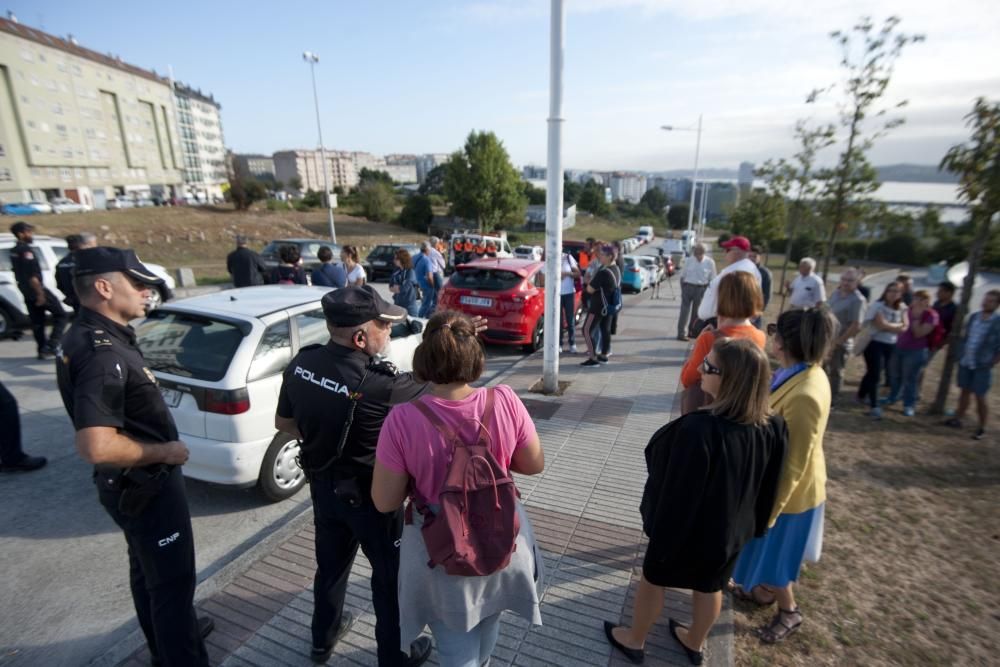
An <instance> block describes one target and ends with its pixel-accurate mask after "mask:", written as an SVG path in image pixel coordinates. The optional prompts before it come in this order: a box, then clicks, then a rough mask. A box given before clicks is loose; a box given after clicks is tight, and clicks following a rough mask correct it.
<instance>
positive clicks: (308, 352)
mask: <svg viewBox="0 0 1000 667" xmlns="http://www.w3.org/2000/svg"><path fill="white" fill-rule="evenodd" d="M322 304H323V313H324V314H325V316H326V322H327V329H328V330H329V332H330V341H329V342H328V343H327V344H326V345H310V346H307V347H304V348H302V350H300V351H299V353H298V354H297V355H296V356H295V358H294V359H292V361H291V362H290V363H289V364H288V367H287V368H286V370H285V373H284V378H283V382H282V385H281V392H280V394H279V397H278V409H277V414H276V416H275V427H276V428H278V429H279V430H281V431H284V432H285V433H289V434H292V435H294V436H296V437H297V438H299V439H300V440H301V443H302V444H301V454H300V461H301V464H302V467H303V469H304V470H305V471H306V475H307V476H308V478H309V481H310V493H311V494H312V502H313V510H314V514H315V518H314V521H315V527H316V564H317V569H316V578H315V582H314V589H313V596H314V600H315V603H314V609H313V619H312V644H313V648H312V659H313V661H314V662H317V663H324V662H326V661H327V660H328V659H329V658H330V655H331V654H332V652H333V647H334V644H336V642H337V640H338V639H340V638H341V637H342V636H343V635H344V634H345V633H346V632H347V630H348V629H349V628H350V626H351V623H352V622H353V621H354V619H353V617H352V615H351V614H350V613H349V612H344V594H345V593H346V591H347V579H348V576H349V574H350V572H351V566H352V564H353V563H354V556H355V554H356V553H357V550H358V546H359V545H360V546H361V549H362V551H364V553H365V555H366V556H367V557H368V560H369V561H370V562H371V566H372V578H371V585H372V602H373V603H374V607H375V618H376V622H375V639H376V641H377V642H378V662H379V665H382V666H387V665H419V664H421V663H423V662H424V661H425V660H426V659H427V657H428V656H429V655H430V651H431V642H430V639H429V638H428V637H421V638H419V639H417V640H416V641H415V642H413V644H412V645H411V647H410V653H409V655H407V654H405V653H403V652H401V651H400V646H399V644H400V637H399V602H398V599H397V594H396V582H397V576H398V572H399V538H400V535H401V534H402V527H403V521H402V515H401V513H400V512H398V511H397V512H391V513H388V514H382V513H380V512H379V511H378V510H377V509H375V506H374V504H373V503H372V500H371V480H372V471H373V467H374V465H375V446H376V444H377V442H378V434H379V430H380V429H381V428H382V422H383V421H384V420H385V417H386V415H387V414H388V413H389V409H390V407H392V406H393V405H395V404H397V403H405V402H407V401H411V400H413V399H414V398H416V397H418V396H420V395H421V394H422V393H423V392H424V390H425V385H424V384H422V383H418V382H417V381H415V380H414V379H413V377H412V375H411V374H409V373H405V374H398V373H397V372H396V369H395V367H394V366H393V365H392V364H391V363H388V362H384V361H379V360H378V359H377V358H376V357H375V355H377V354H379V353H380V352H382V351H383V350H384V349H385V348H386V346H387V344H388V342H389V337H390V333H391V329H392V325H393V323H396V322H402V321H404V320H405V318H406V310H404V309H403V308H400V307H399V306H394V305H392V304H391V303H389V302H387V301H385V300H384V299H383V298H382V297H380V296H379V295H378V293H376V292H375V290H374V289H372V287H371V286H369V285H363V286H361V287H346V288H344V289H339V290H336V291H334V292H329V293H328V294H326V295H325V296H324V297H323V301H322Z"/></svg>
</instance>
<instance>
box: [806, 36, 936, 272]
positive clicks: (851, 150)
mask: <svg viewBox="0 0 1000 667" xmlns="http://www.w3.org/2000/svg"><path fill="white" fill-rule="evenodd" d="M899 22H900V19H899V17H896V16H890V17H889V18H887V19H886V20H885V22H884V23H883V24H882V27H881V28H880V29H876V28H875V25H874V24H873V23H872V20H871V18H870V17H863V18H862V19H861V20H860V21H859V22H858V23H857V24H856V25H854V27H853V28H851V31H850V33H848V32H843V31H840V30H836V31H834V32H832V33H830V37H831V38H833V40H834V41H836V42H837V44H838V45H839V46H840V49H841V53H842V59H841V61H840V64H841V67H843V68H844V70H846V72H845V73H846V78H845V83H844V84H843V85H844V89H843V96H844V100H843V102H842V103H841V105H840V118H839V123H840V126H841V128H843V130H845V131H846V133H847V144H846V146H845V147H844V149H843V150H842V151H841V153H840V157H839V158H838V160H837V165H836V166H835V167H834V168H833V169H828V170H824V171H823V172H821V174H820V178H821V179H822V180H823V181H825V183H826V187H825V190H824V198H825V199H828V200H829V231H828V232H827V252H826V254H825V256H824V259H823V279H824V280H826V276H827V273H828V271H829V268H830V258H831V257H832V256H833V254H834V250H835V245H836V242H837V236H838V234H840V233H841V232H842V231H845V230H846V229H847V226H848V223H849V222H850V221H852V220H853V219H854V216H855V215H856V208H855V206H856V205H857V204H858V203H859V202H863V200H865V199H867V198H868V197H869V195H871V194H872V193H873V192H875V190H877V189H878V188H879V182H878V174H877V173H876V172H875V169H874V167H872V165H871V163H870V162H869V161H868V152H869V151H870V150H871V148H872V146H874V144H875V141H876V140H877V139H879V138H881V137H883V136H885V134H886V133H888V132H889V131H890V130H892V129H893V128H896V127H899V126H900V125H902V124H903V122H904V121H903V119H902V118H900V117H894V118H888V117H887V116H886V113H887V111H888V109H886V108H880V109H876V105H877V104H878V103H879V100H880V99H881V98H882V96H883V95H884V94H885V91H886V89H887V88H888V87H889V81H890V80H891V78H892V72H893V66H894V65H895V63H896V59H897V58H898V57H899V55H900V54H901V53H902V50H903V47H904V46H906V45H907V44H910V43H914V42H921V41H923V39H924V37H923V35H906V34H903V33H898V32H896V27H897V26H898V25H899ZM851 33H853V35H852V34H851ZM859 43H860V45H859ZM823 92H824V91H822V90H815V91H813V92H812V94H810V96H809V101H810V102H811V101H815V99H816V98H817V97H818V96H819V95H820V94H822V93H823ZM905 105H906V101H905V100H904V101H901V102H899V103H898V104H896V105H895V107H896V108H900V107H903V106H905ZM871 120H874V121H875V127H874V128H869V126H868V125H869V124H868V121H871Z"/></svg>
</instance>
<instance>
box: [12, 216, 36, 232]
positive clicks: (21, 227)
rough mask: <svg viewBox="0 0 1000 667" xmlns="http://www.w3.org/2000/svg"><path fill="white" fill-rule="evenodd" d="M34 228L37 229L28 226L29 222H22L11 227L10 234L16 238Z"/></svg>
mask: <svg viewBox="0 0 1000 667" xmlns="http://www.w3.org/2000/svg"><path fill="white" fill-rule="evenodd" d="M34 228H35V226H34V225H31V224H28V223H27V222H24V221H23V220H20V221H18V222H15V223H14V224H13V225H11V226H10V233H11V234H13V235H14V236H17V235H18V234H20V233H21V232H27V231H30V230H32V229H34Z"/></svg>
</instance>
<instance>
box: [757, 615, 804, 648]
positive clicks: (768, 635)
mask: <svg viewBox="0 0 1000 667" xmlns="http://www.w3.org/2000/svg"><path fill="white" fill-rule="evenodd" d="M788 616H792V617H798V620H796V621H795V622H794V623H792V624H791V625H789V624H788V623H786V622H785V620H786V617H788ZM802 621H803V617H802V612H801V611H800V610H799V608H798V607H796V608H795V609H782V608H781V607H778V613H777V614H775V616H774V618H773V619H772V620H771V624H770V625H767V626H764V627H763V628H761V629H760V630H759V631H758V635H759V636H760V641H761V642H762V643H764V644H778V643H780V642H783V641H785V640H786V639H788V637H789V635H791V634H792V633H793V632H795V631H796V630H798V629H799V626H801V625H802Z"/></svg>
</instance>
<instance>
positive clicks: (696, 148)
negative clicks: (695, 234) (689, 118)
mask: <svg viewBox="0 0 1000 667" xmlns="http://www.w3.org/2000/svg"><path fill="white" fill-rule="evenodd" d="M660 129H661V130H666V131H667V132H678V131H680V132H693V131H694V128H690V127H674V126H673V125H661V126H660ZM699 152H701V114H698V140H697V141H696V142H695V145H694V176H693V177H692V178H691V203H690V204H688V231H691V228H692V227H693V225H694V190H695V185H696V184H697V183H698V153H699Z"/></svg>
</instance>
